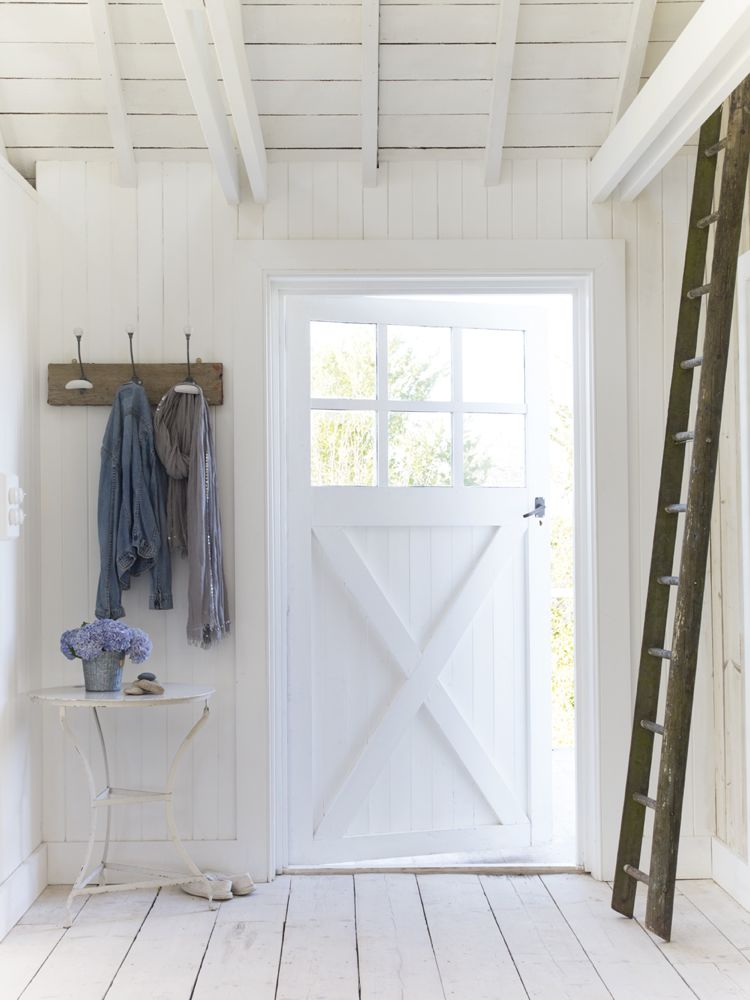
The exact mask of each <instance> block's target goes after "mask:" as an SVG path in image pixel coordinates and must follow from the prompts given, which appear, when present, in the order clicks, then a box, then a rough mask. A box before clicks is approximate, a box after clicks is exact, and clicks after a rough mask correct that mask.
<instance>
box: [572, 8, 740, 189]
mask: <svg viewBox="0 0 750 1000" xmlns="http://www.w3.org/2000/svg"><path fill="white" fill-rule="evenodd" d="M748 73H750V5H749V4H748V2H747V0H703V3H702V5H701V6H700V7H699V8H698V10H697V11H696V13H695V14H694V15H693V17H692V19H691V20H690V21H689V22H688V24H687V26H686V27H685V29H684V31H683V32H682V34H681V35H680V36H679V38H678V39H677V41H676V42H675V43H674V45H673V46H672V48H671V49H670V50H669V51H668V52H667V54H666V55H665V56H664V58H663V59H662V61H661V62H660V63H659V65H658V66H657V68H656V70H655V71H654V73H653V75H652V76H651V78H650V79H649V80H648V82H647V83H646V84H645V85H644V87H643V88H642V90H641V92H640V93H639V94H638V96H637V97H636V98H635V100H634V101H633V103H632V104H631V105H630V107H629V108H628V109H627V111H626V112H625V114H624V115H623V116H622V118H621V119H620V121H619V122H618V124H617V125H616V126H615V128H614V129H613V130H612V132H611V133H610V135H609V137H608V138H607V139H606V141H605V142H604V144H603V146H602V148H601V149H600V150H599V152H598V153H597V154H596V156H595V157H594V158H593V160H592V161H591V172H590V179H591V198H592V200H593V201H604V200H605V199H606V198H608V197H609V196H610V195H611V194H613V192H615V191H617V194H618V197H620V198H621V199H622V200H623V201H630V200H632V199H633V198H635V197H637V196H638V194H640V192H641V191H642V190H643V189H644V187H645V186H646V185H647V184H648V183H649V181H650V180H652V178H654V177H655V176H656V175H657V174H658V173H659V171H660V170H661V169H662V167H664V165H665V164H666V163H668V162H669V160H670V159H671V158H672V157H673V156H674V154H675V153H676V152H677V151H678V150H679V149H680V148H681V147H682V146H683V145H684V144H685V143H686V142H687V140H688V139H689V138H690V137H691V136H692V135H694V134H695V133H696V132H697V130H698V128H699V127H700V125H701V124H702V123H703V122H704V121H705V120H706V118H708V116H709V115H710V114H711V113H712V112H713V111H714V110H715V109H716V108H717V107H718V106H719V105H720V104H721V102H722V101H723V100H724V99H725V98H726V97H727V96H728V95H729V94H730V93H731V91H732V90H734V88H735V87H736V86H737V85H738V84H739V83H740V82H741V81H742V80H743V79H744V77H745V76H747V75H748Z"/></svg>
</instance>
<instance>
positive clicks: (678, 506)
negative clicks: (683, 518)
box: [664, 503, 687, 514]
mask: <svg viewBox="0 0 750 1000" xmlns="http://www.w3.org/2000/svg"><path fill="white" fill-rule="evenodd" d="M664 510H665V511H666V512H667V514H684V513H685V511H686V510H687V504H686V503H671V504H669V506H668V507H665V508H664Z"/></svg>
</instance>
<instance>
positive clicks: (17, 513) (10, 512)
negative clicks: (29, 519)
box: [0, 472, 26, 542]
mask: <svg viewBox="0 0 750 1000" xmlns="http://www.w3.org/2000/svg"><path fill="white" fill-rule="evenodd" d="M25 496H26V494H25V493H24V491H23V490H22V489H21V487H20V486H19V485H18V476H14V475H11V474H10V473H7V472H0V542H7V541H9V540H11V539H13V538H18V536H19V535H20V534H21V525H22V524H23V522H24V520H25V519H26V515H25V514H24V512H23V510H21V504H22V503H23V499H24V497H25Z"/></svg>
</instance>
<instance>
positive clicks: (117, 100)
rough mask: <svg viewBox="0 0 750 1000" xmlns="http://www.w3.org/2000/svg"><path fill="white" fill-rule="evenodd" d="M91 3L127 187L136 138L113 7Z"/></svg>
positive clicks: (103, 0) (103, 1) (132, 179)
mask: <svg viewBox="0 0 750 1000" xmlns="http://www.w3.org/2000/svg"><path fill="white" fill-rule="evenodd" d="M88 6H89V14H90V16H91V26H92V28H93V32H94V45H95V48H96V56H97V60H98V63H99V75H100V77H101V81H102V86H103V87H104V103H105V106H106V108H107V118H108V120H109V129H110V132H111V133H112V146H113V148H114V151H115V161H116V162H117V173H118V177H119V180H120V184H122V185H123V186H124V187H135V184H136V181H137V171H136V166H135V155H134V153H133V141H132V139H131V136H130V126H129V124H128V112H127V108H126V106H125V97H124V94H123V90H122V80H121V78H120V70H119V66H118V64H117V52H116V50H115V40H114V37H113V34H112V24H111V22H110V17H109V6H108V4H107V0H89V5H88Z"/></svg>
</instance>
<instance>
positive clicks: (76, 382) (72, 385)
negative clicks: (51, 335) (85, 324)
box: [65, 326, 94, 389]
mask: <svg viewBox="0 0 750 1000" xmlns="http://www.w3.org/2000/svg"><path fill="white" fill-rule="evenodd" d="M73 334H74V336H75V338H76V346H77V348H78V367H79V368H80V376H79V378H72V379H71V380H70V381H69V382H66V383H65V388H66V389H93V388H94V385H93V382H90V381H89V380H88V379H87V378H86V373H85V372H84V370H83V361H81V337H83V330H82V329H81V328H80V326H77V327H76V328H75V330H74V331H73Z"/></svg>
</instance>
